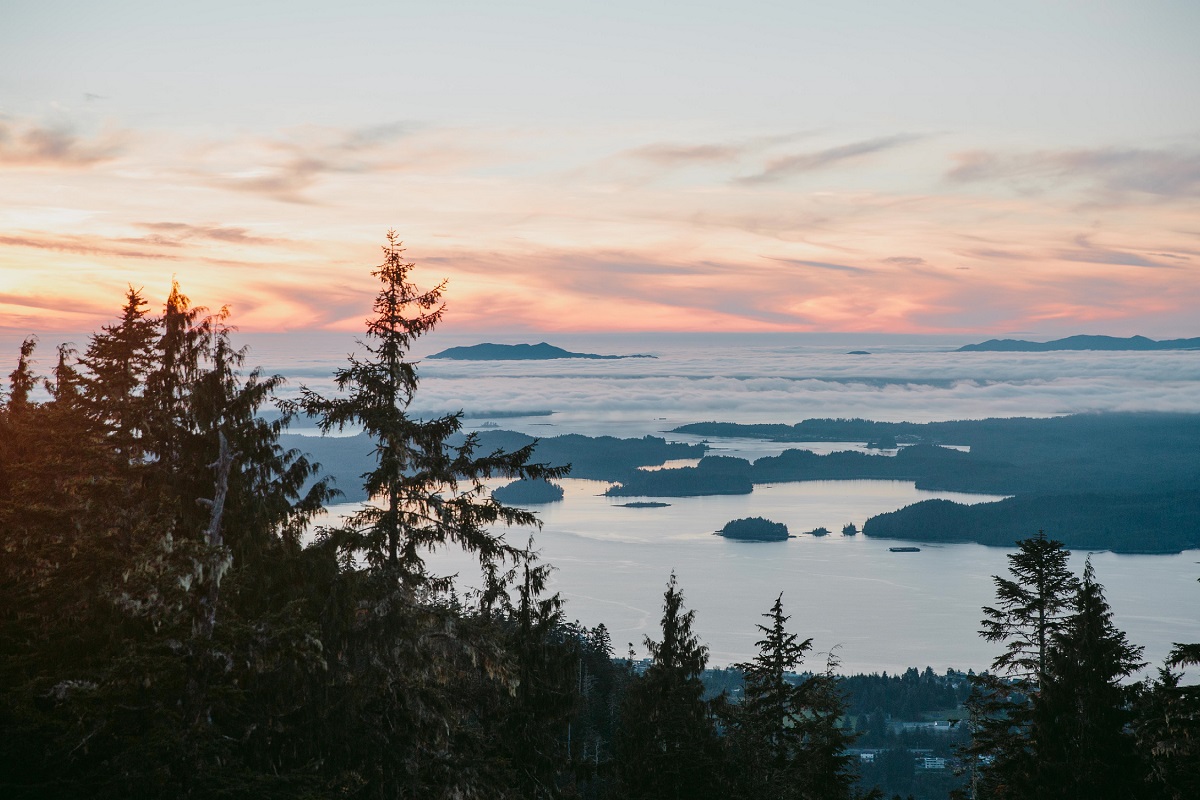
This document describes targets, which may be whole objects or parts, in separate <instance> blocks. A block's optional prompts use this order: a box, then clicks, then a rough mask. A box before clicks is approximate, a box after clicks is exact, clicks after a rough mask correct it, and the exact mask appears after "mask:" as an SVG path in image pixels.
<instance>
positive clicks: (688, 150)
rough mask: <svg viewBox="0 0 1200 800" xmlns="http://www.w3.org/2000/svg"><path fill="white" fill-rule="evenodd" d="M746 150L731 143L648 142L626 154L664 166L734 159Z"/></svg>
mask: <svg viewBox="0 0 1200 800" xmlns="http://www.w3.org/2000/svg"><path fill="white" fill-rule="evenodd" d="M744 151H745V148H744V147H741V146H736V145H729V144H666V143H659V144H648V145H646V146H644V147H637V148H634V149H633V150H628V151H626V152H625V154H624V155H625V156H627V157H629V158H634V159H638V160H642V161H649V162H651V163H653V164H657V165H659V166H664V167H676V166H684V165H688V164H696V163H700V164H711V163H714V162H724V161H734V160H736V159H737V158H738V157H739V156H741V155H742V153H743V152H744Z"/></svg>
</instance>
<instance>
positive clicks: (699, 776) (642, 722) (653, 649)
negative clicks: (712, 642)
mask: <svg viewBox="0 0 1200 800" xmlns="http://www.w3.org/2000/svg"><path fill="white" fill-rule="evenodd" d="M695 617H696V612H695V611H686V612H685V611H683V593H682V592H681V591H679V589H678V588H677V585H676V581H675V575H674V573H672V574H671V579H670V581H669V582H668V583H667V590H666V592H665V594H664V595H663V615H662V639H661V640H660V641H654V640H653V639H651V638H650V637H648V636H647V637H646V639H645V644H646V648H647V649H648V650H649V651H650V666H649V667H648V668H647V669H646V671H645V672H644V673H643V674H641V675H639V676H637V677H636V678H634V679H633V680H632V681H631V682H630V684H629V687H628V688H627V690H626V692H625V699H624V702H623V704H622V708H621V727H620V730H619V731H618V738H617V757H618V765H619V770H620V786H621V791H622V792H623V794H622V795H621V796H623V797H629V798H648V799H649V798H671V800H679V799H681V798H706V797H717V796H719V789H720V786H719V781H720V776H721V765H720V760H719V758H720V756H719V753H720V751H719V748H718V740H717V731H716V726H715V724H714V720H713V715H712V713H711V711H710V708H709V704H708V703H705V702H704V700H703V699H702V696H703V694H704V684H703V682H702V681H701V680H700V674H701V673H702V672H703V671H704V667H705V665H706V664H707V663H708V648H707V647H706V646H704V645H703V644H701V643H700V641H699V639H698V638H697V637H696V635H695V633H694V632H693V630H692V624H693V622H694V620H695Z"/></svg>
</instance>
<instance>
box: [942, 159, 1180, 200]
mask: <svg viewBox="0 0 1200 800" xmlns="http://www.w3.org/2000/svg"><path fill="white" fill-rule="evenodd" d="M954 159H955V161H956V164H955V166H954V167H953V168H951V169H950V170H949V171H948V172H947V173H946V179H947V180H949V181H950V182H951V183H958V184H965V183H976V182H984V181H1009V182H1025V183H1027V184H1031V185H1033V186H1035V187H1037V188H1045V186H1044V182H1046V181H1050V180H1055V181H1062V180H1075V181H1086V182H1089V183H1091V184H1094V185H1095V186H1098V187H1099V188H1101V189H1103V190H1105V191H1107V192H1112V193H1115V194H1120V195H1126V194H1129V193H1141V194H1148V195H1154V196H1159V197H1167V198H1193V197H1200V151H1197V150H1196V149H1192V148H1175V149H1158V150H1151V149H1138V148H1126V149H1121V148H1100V149H1080V150H1057V151H1046V152H1035V153H1001V152H995V151H988V150H971V151H966V152H962V153H958V154H957V155H956V156H954Z"/></svg>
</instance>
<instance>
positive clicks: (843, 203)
mask: <svg viewBox="0 0 1200 800" xmlns="http://www.w3.org/2000/svg"><path fill="white" fill-rule="evenodd" d="M1198 32H1200V3H1197V2H1195V0H1178V1H1177V2H1165V1H1160V0H1137V2H1098V1H1097V0H1093V1H1092V2H1082V1H1081V2H1065V1H1064V2H1056V1H1055V0H1037V1H1036V2H1026V1H1025V0H1009V1H1008V2H1003V3H1000V2H988V3H982V2H965V1H964V0H953V1H951V0H947V1H946V2H941V1H940V0H936V1H935V0H908V1H907V2H885V1H884V0H878V1H877V2H861V1H859V2H829V0H822V2H807V1H804V2H801V1H799V0H793V1H792V2H763V1H760V0H742V2H737V3H734V2H723V3H715V2H703V0H698V1H695V2H689V3H658V2H652V1H651V0H640V1H639V2H624V0H608V2H605V3H582V2H568V1H566V0H561V1H560V2H494V1H493V2H451V1H450V0H445V1H444V2H422V3H414V2H404V1H403V0H400V1H398V2H353V1H347V2H338V3H334V2H321V3H313V2H303V0H289V2H286V3H285V2H253V3H248V2H245V1H244V0H240V1H239V2H227V1H226V0H209V1H208V2H204V3H163V2H103V3H84V2H55V1H54V0H37V2H33V1H26V0H0V328H6V329H17V330H24V329H28V330H31V331H56V330H71V331H77V330H91V329H93V328H94V327H95V326H96V325H98V324H100V323H102V322H104V321H107V320H108V319H110V318H111V317H113V316H114V315H115V314H116V312H117V309H118V308H119V306H120V303H121V299H122V294H123V292H124V290H125V288H126V286H127V285H129V284H132V285H134V286H135V287H144V289H145V293H146V295H147V296H148V297H149V298H150V299H151V300H152V302H153V303H154V304H155V305H158V304H160V303H161V301H162V298H163V297H164V296H165V294H166V291H167V289H168V287H169V285H170V281H171V278H172V276H176V277H177V278H178V279H179V281H180V283H181V284H182V286H183V289H184V291H185V292H186V293H187V294H189V295H190V296H191V297H192V298H193V299H194V300H195V301H197V302H200V303H203V304H205V305H209V306H221V305H225V304H228V305H229V306H230V307H231V309H232V312H233V321H234V322H235V323H236V324H237V325H238V326H239V327H241V328H242V329H243V330H247V331H270V330H296V329H305V328H334V329H358V328H360V327H361V324H362V319H363V317H364V315H365V314H366V313H367V310H368V308H369V304H370V300H371V297H372V294H373V291H374V286H373V279H372V278H371V277H370V275H369V272H368V270H369V268H370V267H371V266H373V265H374V264H376V263H377V262H378V260H379V250H378V246H379V244H380V243H381V242H382V241H383V237H384V233H385V232H386V231H387V229H388V228H395V229H396V230H397V231H398V233H399V234H400V236H401V237H402V238H403V239H404V240H405V242H406V245H407V247H408V255H409V256H410V257H411V259H412V260H413V261H416V262H417V264H418V266H419V270H418V272H417V273H416V275H417V279H418V281H420V282H423V283H430V282H433V281H434V280H436V279H439V278H441V277H447V278H449V280H450V287H449V293H448V299H449V306H450V313H449V316H448V317H447V328H449V329H452V330H458V331H470V330H479V331H501V330H507V331H514V330H515V331H521V330H527V331H530V332H552V331H607V330H626V331H634V330H681V331H692V330H696V331H701V330H704V331H708V330H724V331H788V330H794V331H888V332H906V333H917V332H926V333H968V332H970V333H979V334H990V335H1013V334H1027V335H1030V336H1031V337H1036V336H1058V335H1067V334H1072V333H1108V334H1114V335H1130V334H1135V333H1140V334H1145V335H1149V336H1154V337H1156V338H1169V337H1182V336H1197V335H1200V311H1198V309H1200V46H1197V42H1198Z"/></svg>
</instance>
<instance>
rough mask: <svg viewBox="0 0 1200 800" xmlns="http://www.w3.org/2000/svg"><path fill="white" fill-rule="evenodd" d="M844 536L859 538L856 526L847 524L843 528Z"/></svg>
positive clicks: (850, 523) (851, 523)
mask: <svg viewBox="0 0 1200 800" xmlns="http://www.w3.org/2000/svg"><path fill="white" fill-rule="evenodd" d="M842 536H858V528H856V527H855V526H854V523H853V522H847V523H846V524H845V525H843V526H842Z"/></svg>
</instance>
